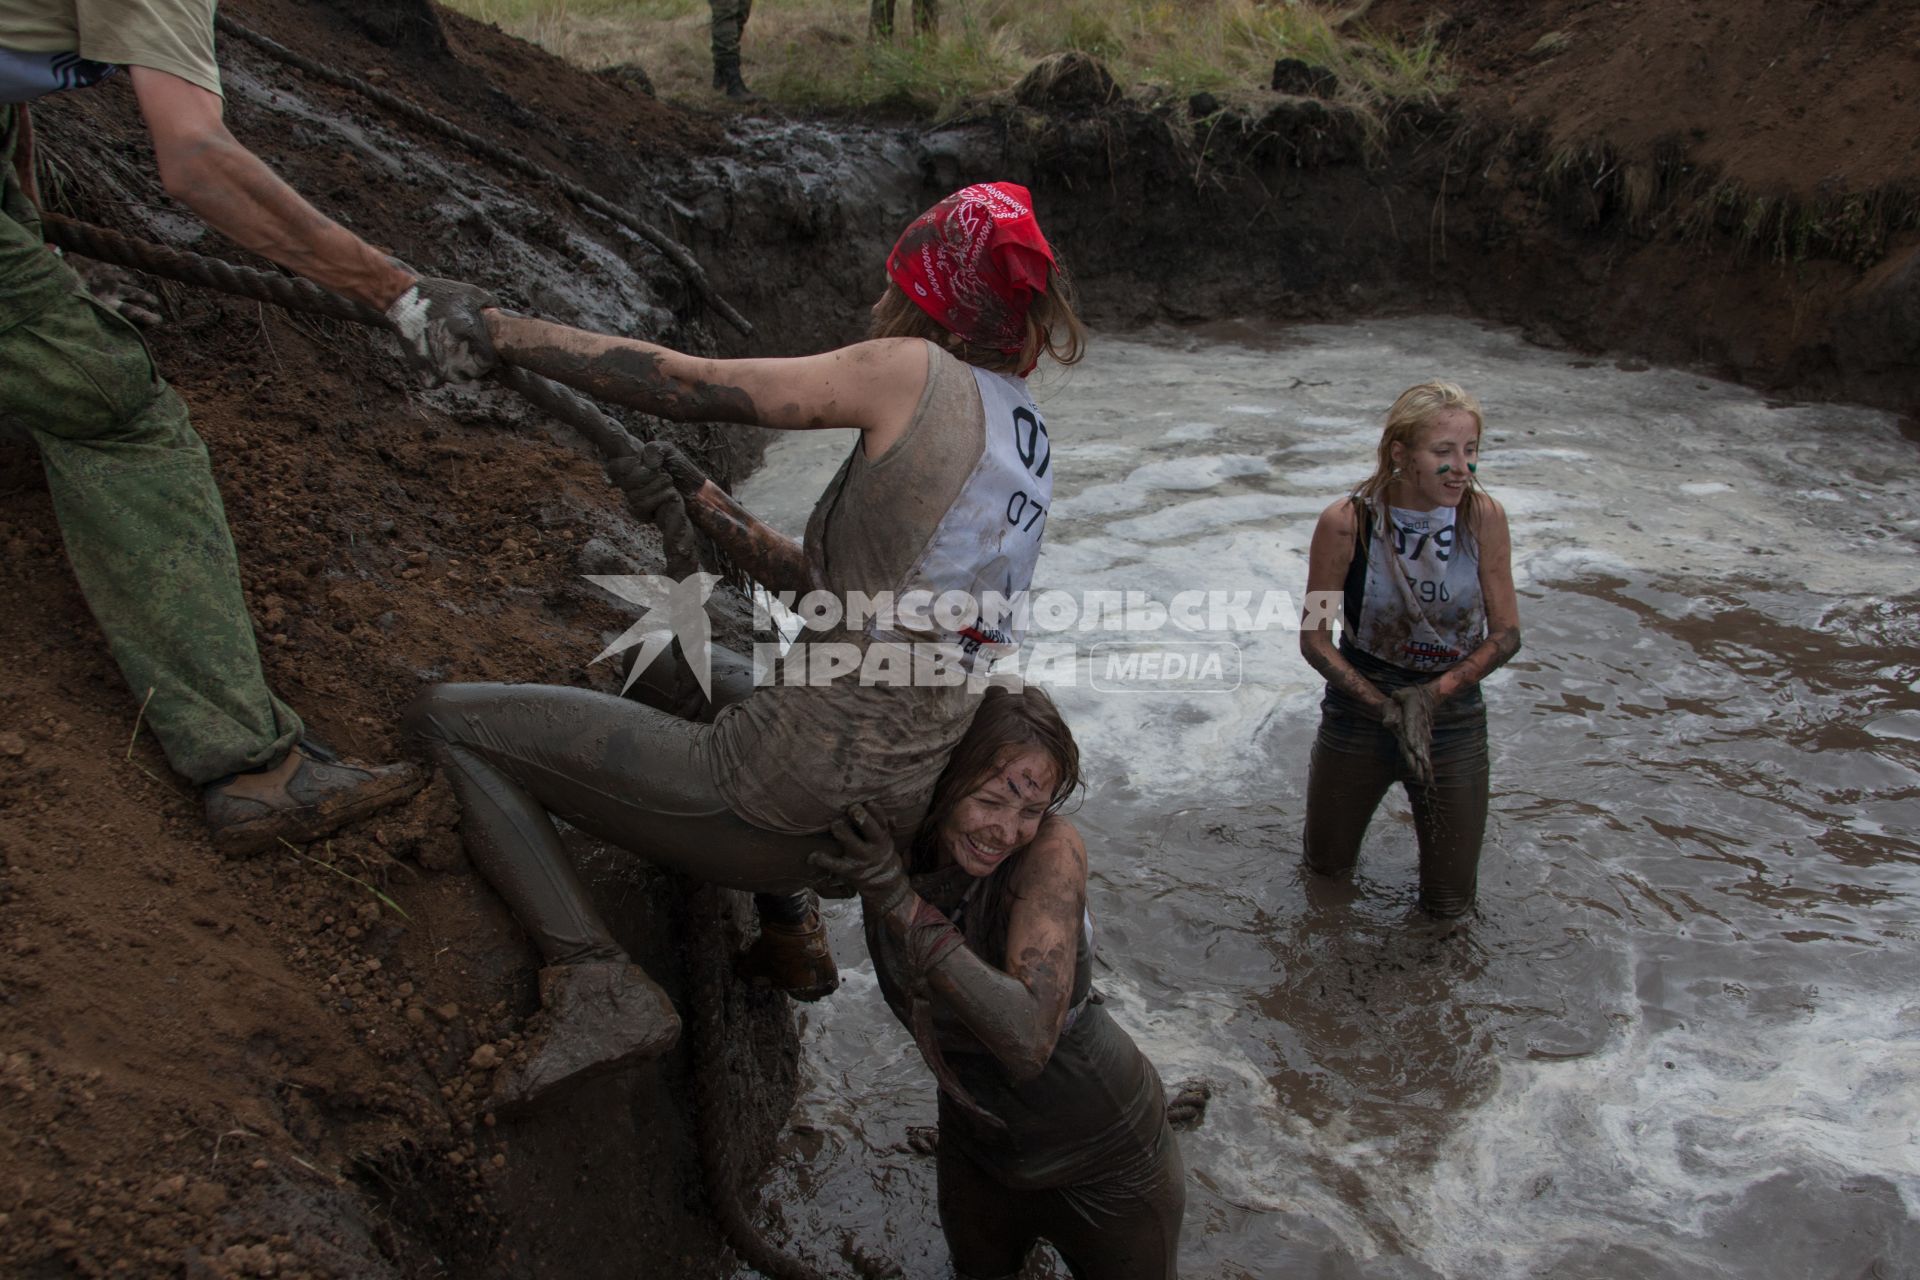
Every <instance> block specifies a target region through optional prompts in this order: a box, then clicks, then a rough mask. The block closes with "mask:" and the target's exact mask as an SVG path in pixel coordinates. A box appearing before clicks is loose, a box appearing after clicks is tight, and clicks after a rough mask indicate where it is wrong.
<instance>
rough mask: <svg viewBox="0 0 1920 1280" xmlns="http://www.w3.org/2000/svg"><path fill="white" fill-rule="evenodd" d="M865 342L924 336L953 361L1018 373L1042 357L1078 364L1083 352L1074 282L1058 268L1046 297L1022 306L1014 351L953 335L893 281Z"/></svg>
mask: <svg viewBox="0 0 1920 1280" xmlns="http://www.w3.org/2000/svg"><path fill="white" fill-rule="evenodd" d="M867 337H869V338H925V339H926V340H927V341H929V342H932V343H936V344H937V345H939V346H940V347H942V348H944V349H945V350H947V351H949V352H951V353H952V354H953V355H954V356H955V357H957V358H958V359H961V360H964V361H966V362H967V363H968V364H971V365H978V366H979V367H980V368H982V369H987V370H990V371H991V372H993V373H1014V374H1017V373H1021V372H1023V371H1024V370H1027V369H1031V368H1032V367H1033V366H1034V365H1035V364H1038V363H1039V361H1040V357H1041V356H1042V355H1048V356H1052V357H1053V358H1054V359H1055V360H1056V361H1058V362H1059V363H1061V364H1077V363H1079V361H1080V358H1081V357H1082V356H1084V355H1086V353H1087V330H1086V326H1085V325H1083V324H1081V323H1080V317H1079V316H1077V315H1075V314H1074V310H1073V282H1072V281H1071V280H1069V279H1068V278H1067V273H1066V272H1064V271H1062V270H1060V268H1058V267H1053V268H1050V269H1049V270H1048V272H1047V289H1046V292H1045V293H1036V294H1034V295H1033V302H1032V304H1031V305H1029V306H1028V308H1027V336H1026V341H1025V342H1023V343H1021V345H1020V350H1018V351H996V350H994V349H993V348H992V347H983V346H981V345H980V344H979V343H976V342H967V341H964V340H963V339H962V338H961V337H960V336H959V335H958V334H956V333H954V332H953V331H952V330H951V329H948V328H947V327H946V326H944V325H942V324H941V323H940V322H939V321H938V320H935V319H934V318H933V317H932V316H930V315H928V314H927V313H926V312H924V311H922V310H921V309H920V308H919V307H918V306H917V305H915V303H914V301H913V299H912V298H909V297H908V296H907V295H906V293H905V291H903V290H902V289H901V288H900V286H899V285H897V284H895V283H894V282H893V281H892V280H888V281H887V291H886V293H885V294H884V295H883V296H882V297H881V299H880V303H879V305H878V306H876V307H875V308H874V309H873V323H871V324H870V325H868V326H867Z"/></svg>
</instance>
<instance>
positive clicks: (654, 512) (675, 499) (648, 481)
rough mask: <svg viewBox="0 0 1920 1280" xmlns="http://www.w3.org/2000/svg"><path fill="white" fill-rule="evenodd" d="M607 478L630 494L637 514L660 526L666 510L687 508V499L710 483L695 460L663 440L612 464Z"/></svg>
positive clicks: (629, 500) (628, 501) (629, 503)
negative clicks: (664, 508) (685, 502)
mask: <svg viewBox="0 0 1920 1280" xmlns="http://www.w3.org/2000/svg"><path fill="white" fill-rule="evenodd" d="M607 476H608V477H609V478H610V479H611V480H612V481H613V482H614V483H615V484H617V485H619V486H620V488H621V490H622V491H623V492H624V493H625V494H626V495H627V505H628V506H629V507H630V508H631V509H632V510H633V513H634V514H635V515H637V516H639V517H641V518H642V519H645V520H651V521H653V522H654V523H655V524H658V523H660V520H661V516H662V513H661V508H662V507H669V508H671V507H683V502H684V500H685V499H687V498H691V497H692V496H693V495H694V494H696V493H698V492H700V486H702V485H704V484H705V483H706V482H707V473H706V472H704V471H702V470H701V469H700V468H699V467H698V466H695V465H694V462H693V460H692V459H691V458H689V457H687V455H686V454H684V453H682V452H680V450H679V449H677V448H675V447H674V446H672V445H670V444H663V443H661V442H659V441H655V442H653V443H651V444H647V445H643V446H642V447H641V449H640V452H639V453H635V454H629V455H628V456H627V457H624V458H615V459H614V460H613V461H612V462H609V463H608V464H607ZM682 518H683V519H684V510H683V515H682Z"/></svg>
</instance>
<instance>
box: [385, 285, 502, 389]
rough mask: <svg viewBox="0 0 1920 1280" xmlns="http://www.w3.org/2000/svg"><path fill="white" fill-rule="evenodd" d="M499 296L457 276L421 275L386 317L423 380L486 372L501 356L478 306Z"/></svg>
mask: <svg viewBox="0 0 1920 1280" xmlns="http://www.w3.org/2000/svg"><path fill="white" fill-rule="evenodd" d="M499 305H500V304H499V302H498V301H496V300H495V299H494V297H493V295H491V294H489V293H488V292H487V291H486V290H484V289H476V288H474V287H473V286H472V285H470V284H462V283H461V282H460V281H458V280H441V279H437V278H435V277H433V276H421V277H420V278H419V279H418V280H415V281H414V282H413V283H412V284H411V285H409V286H408V287H407V291H406V292H405V293H403V294H401V295H400V296H399V297H398V298H395V299H394V300H393V305H392V306H390V307H388V308H387V323H388V324H390V325H392V326H393V331H394V332H395V333H397V334H399V335H400V347H401V350H402V351H404V352H405V353H406V357H407V362H408V363H409V364H411V365H412V366H413V367H414V368H415V369H418V370H419V371H420V372H421V373H422V374H423V375H425V377H426V380H427V385H428V386H430V387H437V386H439V385H440V384H441V383H443V382H470V381H472V380H473V379H475V378H480V377H484V376H485V375H486V374H487V373H488V372H489V371H490V370H491V369H492V368H493V367H494V365H496V364H498V363H499V362H500V357H499V356H498V355H496V354H495V353H494V350H493V339H492V338H490V337H488V336H487V322H486V320H484V319H483V318H482V317H481V315H480V312H481V310H482V309H483V308H486V307H497V306H499Z"/></svg>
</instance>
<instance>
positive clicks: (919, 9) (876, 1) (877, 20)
mask: <svg viewBox="0 0 1920 1280" xmlns="http://www.w3.org/2000/svg"><path fill="white" fill-rule="evenodd" d="M893 10H894V0H872V3H871V4H870V5H869V7H868V10H867V25H868V27H869V29H870V30H871V31H872V33H873V34H874V35H876V36H891V35H892V34H893ZM913 29H914V31H915V32H916V33H918V34H920V35H923V36H930V35H935V34H937V33H938V32H939V30H940V0H913Z"/></svg>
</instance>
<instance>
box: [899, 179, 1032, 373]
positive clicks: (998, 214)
mask: <svg viewBox="0 0 1920 1280" xmlns="http://www.w3.org/2000/svg"><path fill="white" fill-rule="evenodd" d="M1052 266H1053V249H1052V248H1051V247H1050V246H1049V245H1048V244H1047V238H1046V237H1045V236H1043V235H1041V234H1040V224H1039V223H1038V222H1037V221H1035V220H1034V216H1033V197H1032V196H1031V195H1029V194H1028V192H1027V189H1026V188H1025V187H1022V186H1017V185H1015V184H1014V183H1011V182H981V183H976V184H974V185H973V186H971V187H966V188H963V189H962V190H959V191H956V192H954V193H953V194H952V195H950V196H948V197H947V198H946V199H945V200H942V201H941V202H940V203H939V204H936V205H935V206H933V208H931V209H929V210H927V211H926V212H925V213H923V214H921V215H920V216H919V217H918V218H916V219H914V221H913V224H912V225H911V226H909V227H908V228H907V229H906V230H905V231H903V232H901V233H900V239H899V240H898V241H897V242H896V243H895V244H894V246H893V252H892V253H891V254H889V255H888V256H887V275H888V276H890V277H892V279H893V282H894V283H895V284H897V285H899V286H900V288H901V289H902V290H904V291H905V292H906V295H907V296H908V297H909V298H912V299H913V301H914V303H915V304H916V305H917V306H918V307H919V308H920V309H921V310H922V311H924V312H926V313H927V314H928V315H930V316H932V317H933V318H934V319H935V320H937V321H939V322H940V324H941V326H942V327H943V328H946V329H948V330H950V331H951V332H953V333H955V334H957V335H958V336H959V337H960V338H962V339H963V340H965V341H967V342H970V343H973V344H975V345H977V346H982V347H992V348H993V349H994V350H996V351H1018V350H1020V349H1021V348H1022V347H1023V346H1025V345H1026V340H1027V307H1028V306H1029V305H1030V304H1031V303H1032V301H1033V295H1034V294H1036V293H1041V292H1044V291H1045V290H1046V287H1047V270H1048V268H1050V267H1052Z"/></svg>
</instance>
